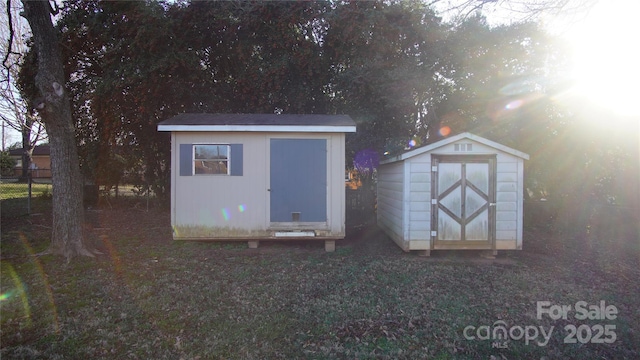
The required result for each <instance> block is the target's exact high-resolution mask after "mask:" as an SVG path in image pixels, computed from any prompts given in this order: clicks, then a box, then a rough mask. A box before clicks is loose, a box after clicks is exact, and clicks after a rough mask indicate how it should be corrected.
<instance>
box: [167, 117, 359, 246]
mask: <svg viewBox="0 0 640 360" xmlns="http://www.w3.org/2000/svg"><path fill="white" fill-rule="evenodd" d="M355 130H356V126H355V123H354V121H353V120H352V119H351V118H350V117H349V116H346V115H278V114H180V115H177V116H175V117H172V118H170V119H168V120H165V121H163V122H161V123H160V124H158V131H170V132H171V225H172V227H173V238H174V239H176V240H189V239H195V240H207V239H208V240H247V241H248V242H249V246H250V247H257V246H258V242H259V241H260V240H268V239H309V240H324V241H325V248H326V249H327V250H328V251H332V250H333V249H334V248H335V240H336V239H341V238H344V235H345V186H344V171H345V133H348V132H355Z"/></svg>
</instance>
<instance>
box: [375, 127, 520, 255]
mask: <svg viewBox="0 0 640 360" xmlns="http://www.w3.org/2000/svg"><path fill="white" fill-rule="evenodd" d="M528 159H529V155H527V154H525V153H523V152H520V151H518V150H515V149H512V148H509V147H507V146H504V145H501V144H498V143H496V142H494V141H491V140H488V139H485V138H482V137H480V136H477V135H473V134H471V133H462V134H458V135H455V136H451V137H449V138H445V139H443V140H440V141H437V142H435V143H432V144H430V145H427V146H424V147H421V148H418V149H415V150H412V151H408V152H406V153H403V154H401V155H398V156H396V157H393V158H390V159H387V160H385V161H382V162H381V163H380V166H379V167H378V189H377V192H378V210H377V211H378V212H377V221H378V226H379V227H380V228H381V229H382V230H383V231H384V232H385V233H387V235H389V237H391V239H393V241H395V242H396V243H397V244H398V245H399V246H400V247H401V248H402V249H403V250H404V251H410V250H420V251H422V252H423V254H425V255H429V254H430V251H431V250H441V249H475V250H491V251H492V252H493V254H496V253H497V250H516V249H517V250H521V249H522V223H523V210H522V208H523V203H522V202H523V191H524V181H523V167H524V160H528Z"/></svg>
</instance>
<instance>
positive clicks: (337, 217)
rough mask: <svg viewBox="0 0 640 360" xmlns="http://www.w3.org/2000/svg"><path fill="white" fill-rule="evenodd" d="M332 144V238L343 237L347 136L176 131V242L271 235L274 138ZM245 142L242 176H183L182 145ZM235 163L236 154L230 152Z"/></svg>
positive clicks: (173, 167)
mask: <svg viewBox="0 0 640 360" xmlns="http://www.w3.org/2000/svg"><path fill="white" fill-rule="evenodd" d="M272 138H296V139H304V138H309V139H326V140H327V151H328V154H327V179H328V181H327V226H326V228H324V229H318V230H326V234H325V235H326V236H327V237H337V238H339V237H344V233H345V228H344V223H345V199H344V196H345V189H344V168H345V160H344V151H345V147H344V134H343V133H313V134H309V133H287V134H282V133H257V132H173V133H172V137H171V139H172V144H171V153H172V156H171V159H172V161H171V174H172V175H171V176H172V178H171V202H172V206H171V208H172V209H171V224H172V226H173V228H174V238H176V239H180V238H265V237H269V236H270V232H269V227H270V208H269V204H270V198H269V196H270V193H269V191H268V190H267V189H269V187H270V170H269V162H270V160H269V159H270V139H272ZM198 143H200V144H243V160H242V161H243V174H242V176H228V175H195V176H180V171H179V168H178V167H179V162H180V161H179V159H180V154H179V151H180V147H179V145H180V144H198ZM231 161H233V153H232V154H231Z"/></svg>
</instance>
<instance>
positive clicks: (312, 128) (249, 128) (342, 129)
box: [158, 124, 356, 133]
mask: <svg viewBox="0 0 640 360" xmlns="http://www.w3.org/2000/svg"><path fill="white" fill-rule="evenodd" d="M158 131H195V132H202V131H207V132H211V131H215V132H322V133H332V132H333V133H346V132H356V127H355V125H353V126H322V125H299V126H295V125H294V126H292V125H286V126H285V125H162V124H160V125H158Z"/></svg>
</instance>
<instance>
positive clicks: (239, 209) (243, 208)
mask: <svg viewBox="0 0 640 360" xmlns="http://www.w3.org/2000/svg"><path fill="white" fill-rule="evenodd" d="M246 209H247V208H246V206H244V205H238V211H240V212H241V213H242V212H244V211H245V210H246Z"/></svg>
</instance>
